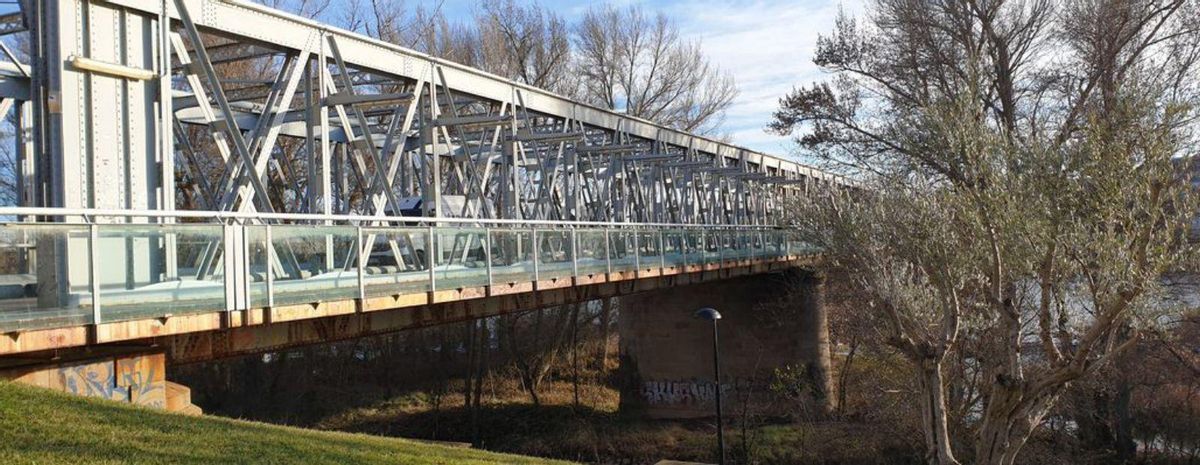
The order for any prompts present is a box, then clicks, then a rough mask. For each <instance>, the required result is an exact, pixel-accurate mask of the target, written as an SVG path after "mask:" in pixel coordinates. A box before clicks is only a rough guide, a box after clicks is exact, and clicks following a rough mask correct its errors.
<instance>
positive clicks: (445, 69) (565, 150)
mask: <svg viewBox="0 0 1200 465" xmlns="http://www.w3.org/2000/svg"><path fill="white" fill-rule="evenodd" d="M29 4H31V5H33V6H32V7H30V8H34V9H36V11H35V12H34V15H32V16H33V17H37V18H39V19H38V20H36V21H35V24H34V25H33V26H32V29H34V30H35V35H36V37H38V41H37V50H38V51H39V52H40V53H41V55H39V56H42V57H44V58H43V59H42V60H41V61H39V62H36V63H34V66H35V69H37V70H39V71H38V72H36V73H35V74H37V77H36V78H35V79H34V84H33V87H32V89H31V90H30V93H31V94H32V96H33V99H34V100H35V101H36V102H38V105H37V106H36V107H35V113H37V115H35V119H37V121H39V122H41V123H42V124H41V127H42V129H40V132H39V134H40V136H37V137H35V139H36V141H35V142H37V143H40V144H41V145H42V146H43V149H44V150H45V152H47V153H49V154H52V155H51V156H50V157H49V158H50V159H52V160H54V161H53V170H52V171H53V173H54V174H53V175H52V176H51V177H50V178H49V179H50V184H51V185H52V186H53V189H54V194H53V195H52V198H51V199H47V200H46V201H44V202H42V203H43V204H44V205H46V206H63V207H117V208H146V209H173V208H175V203H176V201H180V202H182V203H184V204H186V205H190V206H195V207H196V208H200V209H212V210H225V211H241V212H247V211H258V212H311V213H326V214H337V213H357V214H368V215H378V216H382V215H399V214H401V213H409V214H411V213H412V212H413V211H417V212H419V213H420V214H421V215H423V216H442V217H450V216H453V217H480V218H513V219H552V220H553V219H562V220H584V221H587V220H594V221H629V222H657V223H690V224H772V223H774V222H775V221H776V220H777V219H778V218H779V216H780V209H781V208H782V205H783V202H785V201H787V200H788V199H789V198H790V197H792V196H796V195H802V194H803V192H804V191H805V190H806V189H808V188H809V186H812V185H819V184H827V183H842V182H843V181H842V180H841V179H840V178H838V177H836V176H833V175H830V174H828V173H824V172H821V171H819V170H815V169H813V168H810V167H807V166H804V165H801V164H798V163H795V162H792V161H789V160H785V159H781V158H776V157H772V156H769V155H765V154H761V153H757V152H753V151H750V150H747V149H744V148H740V147H736V146H732V145H728V144H724V143H721V142H718V141H714V140H711V139H707V138H703V137H700V136H696V135H692V134H687V133H684V132H680V131H676V130H673V129H670V128H666V127H663V126H659V125H656V124H653V123H651V122H648V121H644V120H640V119H637V118H632V117H628V116H625V115H621V114H618V113H614V112H611V111H607V110H603V109H600V108H596V107H592V106H589V105H586V104H582V103H579V102H574V101H571V100H569V99H566V98H563V97H560V96H557V95H554V94H551V93H549V92H546V91H544V90H541V89H536V88H533V87H529V86H525V85H521V84H518V83H514V82H512V81H509V80H506V79H503V78H500V77H497V76H494V75H490V74H487V73H484V72H482V71H479V70H475V69H471V68H467V67H464V66H461V65H458V64H454V63H451V62H447V61H444V60H440V59H436V58H433V57H430V56H427V55H424V54H421V53H417V52H414V51H411V50H407V49H404V48H401V47H397V46H394V45H391V44H387V43H384V42H380V41H377V40H374V39H370V38H367V37H364V36H361V35H357V34H353V33H350V32H347V31H344V30H340V29H337V28H333V27H330V26H328V25H325V24H320V23H317V22H314V21H311V20H307V19H303V18H299V17H296V16H293V15H289V14H286V13H282V12H279V11H276V10H272V9H269V8H265V7H262V6H259V5H256V4H251V3H248V2H242V1H229V0H106V1H98V0H80V1H76V2H29ZM25 13H26V15H25V16H26V17H31V16H30V15H29V14H28V12H25ZM84 21H86V22H87V23H88V24H87V25H86V27H84V25H83V23H82V22H84ZM163 24H168V25H169V27H166V28H163V27H161V26H162V25H163ZM85 30H86V31H87V32H84V31H85ZM105 38H108V39H105ZM109 39H111V40H109ZM73 56H78V57H83V58H84V59H87V60H90V61H88V63H91V64H90V65H88V66H71V65H70V64H69V63H71V62H70V60H69V58H70V57H73ZM144 73H149V74H150V75H152V76H155V78H153V79H146V78H145V76H143V74H144ZM139 76H140V77H139ZM114 112H115V113H116V114H117V115H120V117H118V118H103V115H107V114H112V113H114ZM38 118H40V119H38ZM100 179H104V180H105V182H107V181H108V180H110V179H111V180H116V179H120V180H123V182H121V183H118V184H120V187H119V188H115V189H114V188H112V187H113V186H111V185H104V186H101V185H99V184H98V183H97V180H100ZM72 180H74V181H72ZM78 180H84V182H82V183H80V182H78ZM176 180H183V181H184V183H185V184H186V187H187V189H186V190H184V191H181V192H178V193H176V192H174V185H173V184H174V182H175V181H176ZM418 204H419V207H417V206H416V205H418Z"/></svg>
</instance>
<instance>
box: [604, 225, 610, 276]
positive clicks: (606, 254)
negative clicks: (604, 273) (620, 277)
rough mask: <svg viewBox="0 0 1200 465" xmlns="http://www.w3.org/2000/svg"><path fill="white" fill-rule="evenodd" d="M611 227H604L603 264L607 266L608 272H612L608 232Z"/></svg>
mask: <svg viewBox="0 0 1200 465" xmlns="http://www.w3.org/2000/svg"><path fill="white" fill-rule="evenodd" d="M610 231H611V229H610V228H609V227H608V226H605V227H604V264H605V266H607V267H608V274H612V237H611V234H609V232H610Z"/></svg>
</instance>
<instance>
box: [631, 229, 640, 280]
mask: <svg viewBox="0 0 1200 465" xmlns="http://www.w3.org/2000/svg"><path fill="white" fill-rule="evenodd" d="M640 235H641V234H638V230H637V228H634V229H633V270H634V271H633V275H634V276H635V277H636V276H637V275H639V274H641V272H642V248H641V247H639V243H638V236H640Z"/></svg>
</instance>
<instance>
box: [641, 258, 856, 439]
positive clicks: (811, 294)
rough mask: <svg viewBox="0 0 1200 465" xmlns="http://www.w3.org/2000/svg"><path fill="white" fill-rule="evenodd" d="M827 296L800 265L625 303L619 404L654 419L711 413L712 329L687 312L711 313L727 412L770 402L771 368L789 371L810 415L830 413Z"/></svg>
mask: <svg viewBox="0 0 1200 465" xmlns="http://www.w3.org/2000/svg"><path fill="white" fill-rule="evenodd" d="M786 293H792V296H791V297H790V298H785V294H786ZM795 293H799V294H800V295H799V296H796V295H795ZM823 297H824V278H823V276H822V275H820V274H816V273H811V272H807V271H801V270H798V269H794V270H789V271H786V272H783V273H773V274H769V275H756V276H746V277H740V278H733V279H727V280H722V281H715V282H708V283H704V284H699V285H690V286H679V287H668V288H663V289H659V290H655V291H650V292H645V293H640V294H634V295H630V296H626V297H622V298H621V314H620V317H619V319H618V328H619V331H620V337H621V372H622V390H621V408H622V409H624V410H633V411H637V412H640V413H642V414H644V415H645V416H648V417H651V418H699V417H708V416H712V415H713V414H714V412H715V410H714V404H713V402H714V395H715V388H714V385H713V382H712V380H713V372H712V369H713V366H712V357H713V353H712V326H711V325H712V323H711V322H709V321H704V320H699V319H696V318H695V317H694V316H693V313H694V312H695V310H697V309H699V308H702V307H712V308H715V309H717V310H718V311H719V312H721V315H722V317H723V318H722V319H721V320H720V322H719V325H720V346H721V348H720V350H721V371H722V373H721V375H722V378H723V379H722V380H721V389H722V393H723V398H722V399H723V401H724V403H725V405H726V407H725V409H726V415H730V414H732V413H733V412H735V411H740V407H741V405H743V403H745V402H749V403H750V405H751V406H754V405H755V404H759V405H762V404H764V403H765V402H768V401H769V397H770V396H772V395H773V394H772V393H771V392H770V389H769V386H770V385H771V383H772V382H773V381H775V380H776V379H777V377H778V376H779V374H777V372H776V370H777V369H781V372H782V373H790V374H791V375H793V376H791V378H790V379H791V380H792V381H795V382H797V383H798V384H799V386H798V387H800V388H801V389H802V390H803V392H804V393H805V394H803V395H804V396H805V399H804V401H803V403H804V404H806V408H807V409H808V411H810V412H812V413H814V414H818V415H820V414H826V413H828V412H830V411H831V410H832V407H833V401H834V399H835V396H834V395H833V392H832V382H831V373H830V351H829V329H828V322H827V320H828V319H827V315H826V313H825V308H824V305H823ZM774 413H779V411H778V410H777V407H776V411H775V412H774Z"/></svg>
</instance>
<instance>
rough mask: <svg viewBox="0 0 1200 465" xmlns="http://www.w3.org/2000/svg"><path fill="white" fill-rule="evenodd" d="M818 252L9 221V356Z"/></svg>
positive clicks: (703, 232) (4, 299)
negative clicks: (240, 318)
mask: <svg viewBox="0 0 1200 465" xmlns="http://www.w3.org/2000/svg"><path fill="white" fill-rule="evenodd" d="M811 254H812V250H811V249H810V248H809V246H807V245H806V244H804V243H802V242H800V241H799V240H798V239H797V238H796V237H794V236H793V235H792V233H790V232H787V231H783V230H778V229H768V228H734V227H722V228H711V227H710V228H701V227H693V228H687V227H669V228H666V227H664V228H653V227H636V226H630V227H624V226H595V227H578V226H577V227H569V228H568V227H544V226H537V227H516V226H509V225H500V226H487V227H478V226H436V227H435V226H395V227H376V226H371V227H365V226H347V225H320V224H275V225H266V224H251V225H237V224H232V225H227V224H219V223H204V224H128V223H125V224H108V223H100V224H96V223H92V224H82V223H80V224H74V223H19V222H10V223H2V224H0V263H2V264H3V265H4V267H5V268H4V270H5V271H8V272H9V273H10V274H7V275H3V277H0V334H6V335H7V337H4V338H3V339H0V355H3V354H11V353H20V352H29V351H38V350H46V349H49V348H56V347H66V346H76V345H80V344H97V343H105V342H112V341H117V340H130V339H138V338H144V337H151V336H157V335H161V334H166V333H169V332H172V331H175V332H179V331H182V332H187V331H192V330H204V329H212V328H211V327H210V325H209V324H208V323H205V324H199V325H195V324H185V323H182V322H184V321H189V317H193V316H194V317H196V318H200V319H202V320H204V321H208V322H211V321H214V320H212V318H211V317H212V316H213V315H217V316H218V318H217V320H215V321H220V320H222V319H224V320H226V321H224V322H223V323H219V325H229V324H230V322H229V321H228V320H229V319H230V318H233V317H231V316H229V315H231V314H233V313H234V312H237V311H244V310H251V309H257V310H263V309H266V310H270V311H268V312H267V313H265V314H266V315H271V317H269V318H264V319H270V320H271V321H279V320H290V319H303V318H316V317H322V316H330V315H337V314H345V313H353V312H361V311H374V310H383V309H394V308H400V307H406V306H413V305H427V304H434V303H441V302H447V301H452V300H460V299H470V298H477V297H487V296H494V295H501V294H514V293H523V292H533V291H536V290H544V289H547V288H562V287H572V286H580V285H588V284H596V283H604V282H612V281H619V280H630V279H637V278H644V277H654V276H666V275H672V274H681V273H688V272H703V271H705V270H720V269H726V268H729V267H734V266H747V265H751V264H761V263H769V262H778V261H786V260H791V259H795V258H797V257H800V256H806V255H811ZM431 259H432V260H431ZM431 261H432V263H430V262H431ZM56 270H57V271H56ZM222 315H224V316H222ZM196 318H192V319H191V320H195V319H196ZM144 322H154V324H151V325H149V326H146V325H145V324H142V323H144ZM152 327H153V328H152ZM167 327H175V328H177V331H176V330H171V331H168V330H166V329H163V328H167ZM134 328H140V329H134ZM147 328H150V329H147ZM89 329H90V330H89ZM81 338H82V339H81Z"/></svg>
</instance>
